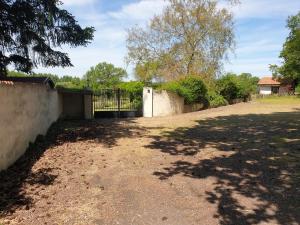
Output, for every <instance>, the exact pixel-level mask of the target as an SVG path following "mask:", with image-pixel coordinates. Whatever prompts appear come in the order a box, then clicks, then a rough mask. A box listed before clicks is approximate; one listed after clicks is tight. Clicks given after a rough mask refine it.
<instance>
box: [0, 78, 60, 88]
mask: <svg viewBox="0 0 300 225" xmlns="http://www.w3.org/2000/svg"><path fill="white" fill-rule="evenodd" d="M14 82H23V83H37V84H48V85H49V86H50V87H51V88H54V86H55V84H54V82H53V81H52V80H51V79H50V78H48V77H0V83H1V84H10V85H12V84H13V83H14Z"/></svg>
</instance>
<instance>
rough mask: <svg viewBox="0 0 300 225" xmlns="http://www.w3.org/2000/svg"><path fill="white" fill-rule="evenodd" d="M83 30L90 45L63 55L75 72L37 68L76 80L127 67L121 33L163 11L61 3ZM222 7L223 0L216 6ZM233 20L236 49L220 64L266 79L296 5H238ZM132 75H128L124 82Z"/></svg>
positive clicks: (128, 0)
mask: <svg viewBox="0 0 300 225" xmlns="http://www.w3.org/2000/svg"><path fill="white" fill-rule="evenodd" d="M62 2H63V3H64V5H63V6H62V7H63V8H65V9H67V10H68V11H70V12H71V13H72V14H73V15H74V16H75V17H76V19H77V20H78V21H79V23H80V24H81V25H82V26H94V27H95V29H96V33H95V37H94V40H93V42H92V43H91V44H90V45H88V46H87V47H79V48H76V49H75V48H73V49H70V48H68V47H64V48H63V51H66V52H68V53H69V56H70V58H71V60H72V63H73V65H74V67H70V68H59V67H58V68H38V69H35V72H47V73H48V72H49V73H55V74H58V75H60V76H62V75H73V76H79V77H81V76H82V75H83V74H85V72H86V71H87V70H88V69H89V68H90V67H91V66H94V65H96V64H97V63H99V62H102V61H106V62H110V63H113V64H115V65H116V66H119V67H123V68H125V69H126V70H127V71H128V73H129V74H131V73H132V68H131V67H126V64H125V62H124V57H125V55H126V29H127V28H130V27H132V26H134V25H135V24H138V25H141V26H143V25H145V24H147V21H149V19H150V18H151V17H152V16H153V15H155V14H159V13H160V12H161V11H162V10H163V8H164V7H165V6H166V4H167V3H166V1H164V0H62ZM220 3H221V4H224V2H223V1H220ZM231 10H232V11H233V12H234V15H235V24H236V26H235V33H236V43H237V46H236V50H235V53H234V54H230V62H225V68H224V69H225V71H227V72H235V73H241V72H249V73H252V74H253V75H256V76H259V77H262V76H266V75H270V71H269V68H268V65H269V64H278V63H280V59H279V58H278V55H279V53H280V50H281V48H282V44H283V43H284V41H285V38H286V37H287V35H288V30H287V29H286V27H285V25H286V19H287V17H288V16H289V15H294V14H296V13H297V12H298V11H300V1H299V0H241V4H240V5H239V6H236V7H234V8H231ZM131 77H132V76H131V75H130V77H129V79H130V78H131Z"/></svg>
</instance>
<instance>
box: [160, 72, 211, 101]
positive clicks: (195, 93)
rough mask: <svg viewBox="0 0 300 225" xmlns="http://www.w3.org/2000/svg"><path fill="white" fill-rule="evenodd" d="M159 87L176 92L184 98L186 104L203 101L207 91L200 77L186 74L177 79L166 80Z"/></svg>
mask: <svg viewBox="0 0 300 225" xmlns="http://www.w3.org/2000/svg"><path fill="white" fill-rule="evenodd" d="M160 89H164V90H168V91H171V92H174V93H177V94H178V95H179V96H181V97H183V98H184V100H185V103H187V104H191V103H200V102H202V101H204V100H205V99H206V98H205V97H206V93H207V88H206V86H205V84H204V83H203V81H202V79H201V78H199V77H196V76H187V77H184V78H181V79H179V80H177V81H170V82H167V83H165V84H163V85H162V86H161V87H160Z"/></svg>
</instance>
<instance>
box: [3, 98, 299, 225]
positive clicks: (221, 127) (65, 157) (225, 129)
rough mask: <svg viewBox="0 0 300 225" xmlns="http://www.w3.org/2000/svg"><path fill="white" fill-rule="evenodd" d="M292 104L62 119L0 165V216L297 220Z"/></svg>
mask: <svg viewBox="0 0 300 225" xmlns="http://www.w3.org/2000/svg"><path fill="white" fill-rule="evenodd" d="M299 127H300V105H295V104H294V105H288V104H286V105H284V106H282V105H276V104H273V105H272V104H262V103H242V104H237V105H233V106H226V107H221V108H217V109H210V110H205V111H201V112H196V113H189V114H183V115H178V116H172V117H164V118H148V119H147V118H139V119H125V120H95V121H88V122H87V121H77V122H75V121H73V122H72V121H63V122H59V123H57V124H55V125H54V126H52V128H51V129H50V131H49V133H48V135H47V136H46V137H44V138H43V137H40V138H38V140H37V142H36V143H35V145H31V146H30V148H29V149H28V151H27V153H26V154H25V155H24V156H23V157H22V158H21V159H20V160H19V161H18V162H17V163H16V164H15V165H14V166H12V167H11V168H10V169H9V170H7V171H5V172H1V173H0V196H1V198H0V224H51V225H53V224H57V225H60V224H84V225H86V224H99V225H100V224H101V225H102V224H116V225H117V224H122V225H123V224H124V225H127V224H128V225H129V224H133V225H149V224H151V225H152V224H153V225H160V224H169V225H176V224H178V225H185V224H186V225H193V224H195V225H196V224H197V225H199V224H205V225H206V224H207V225H213V224H235V225H238V224H245V225H248V224H249V225H250V224H282V225H283V224H299V223H300V213H299V212H300V204H299V202H300V201H299V199H300V185H299V184H300V131H299Z"/></svg>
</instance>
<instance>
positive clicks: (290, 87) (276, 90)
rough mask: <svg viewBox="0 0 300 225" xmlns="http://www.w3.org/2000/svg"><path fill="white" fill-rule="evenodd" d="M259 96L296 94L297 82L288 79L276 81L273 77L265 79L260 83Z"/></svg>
mask: <svg viewBox="0 0 300 225" xmlns="http://www.w3.org/2000/svg"><path fill="white" fill-rule="evenodd" d="M258 87H259V94H261V95H271V94H279V95H286V94H289V95H290V94H294V90H295V82H293V81H290V80H288V79H281V80H280V81H279V80H275V79H274V78H272V77H263V78H261V79H260V80H259V82H258Z"/></svg>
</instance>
